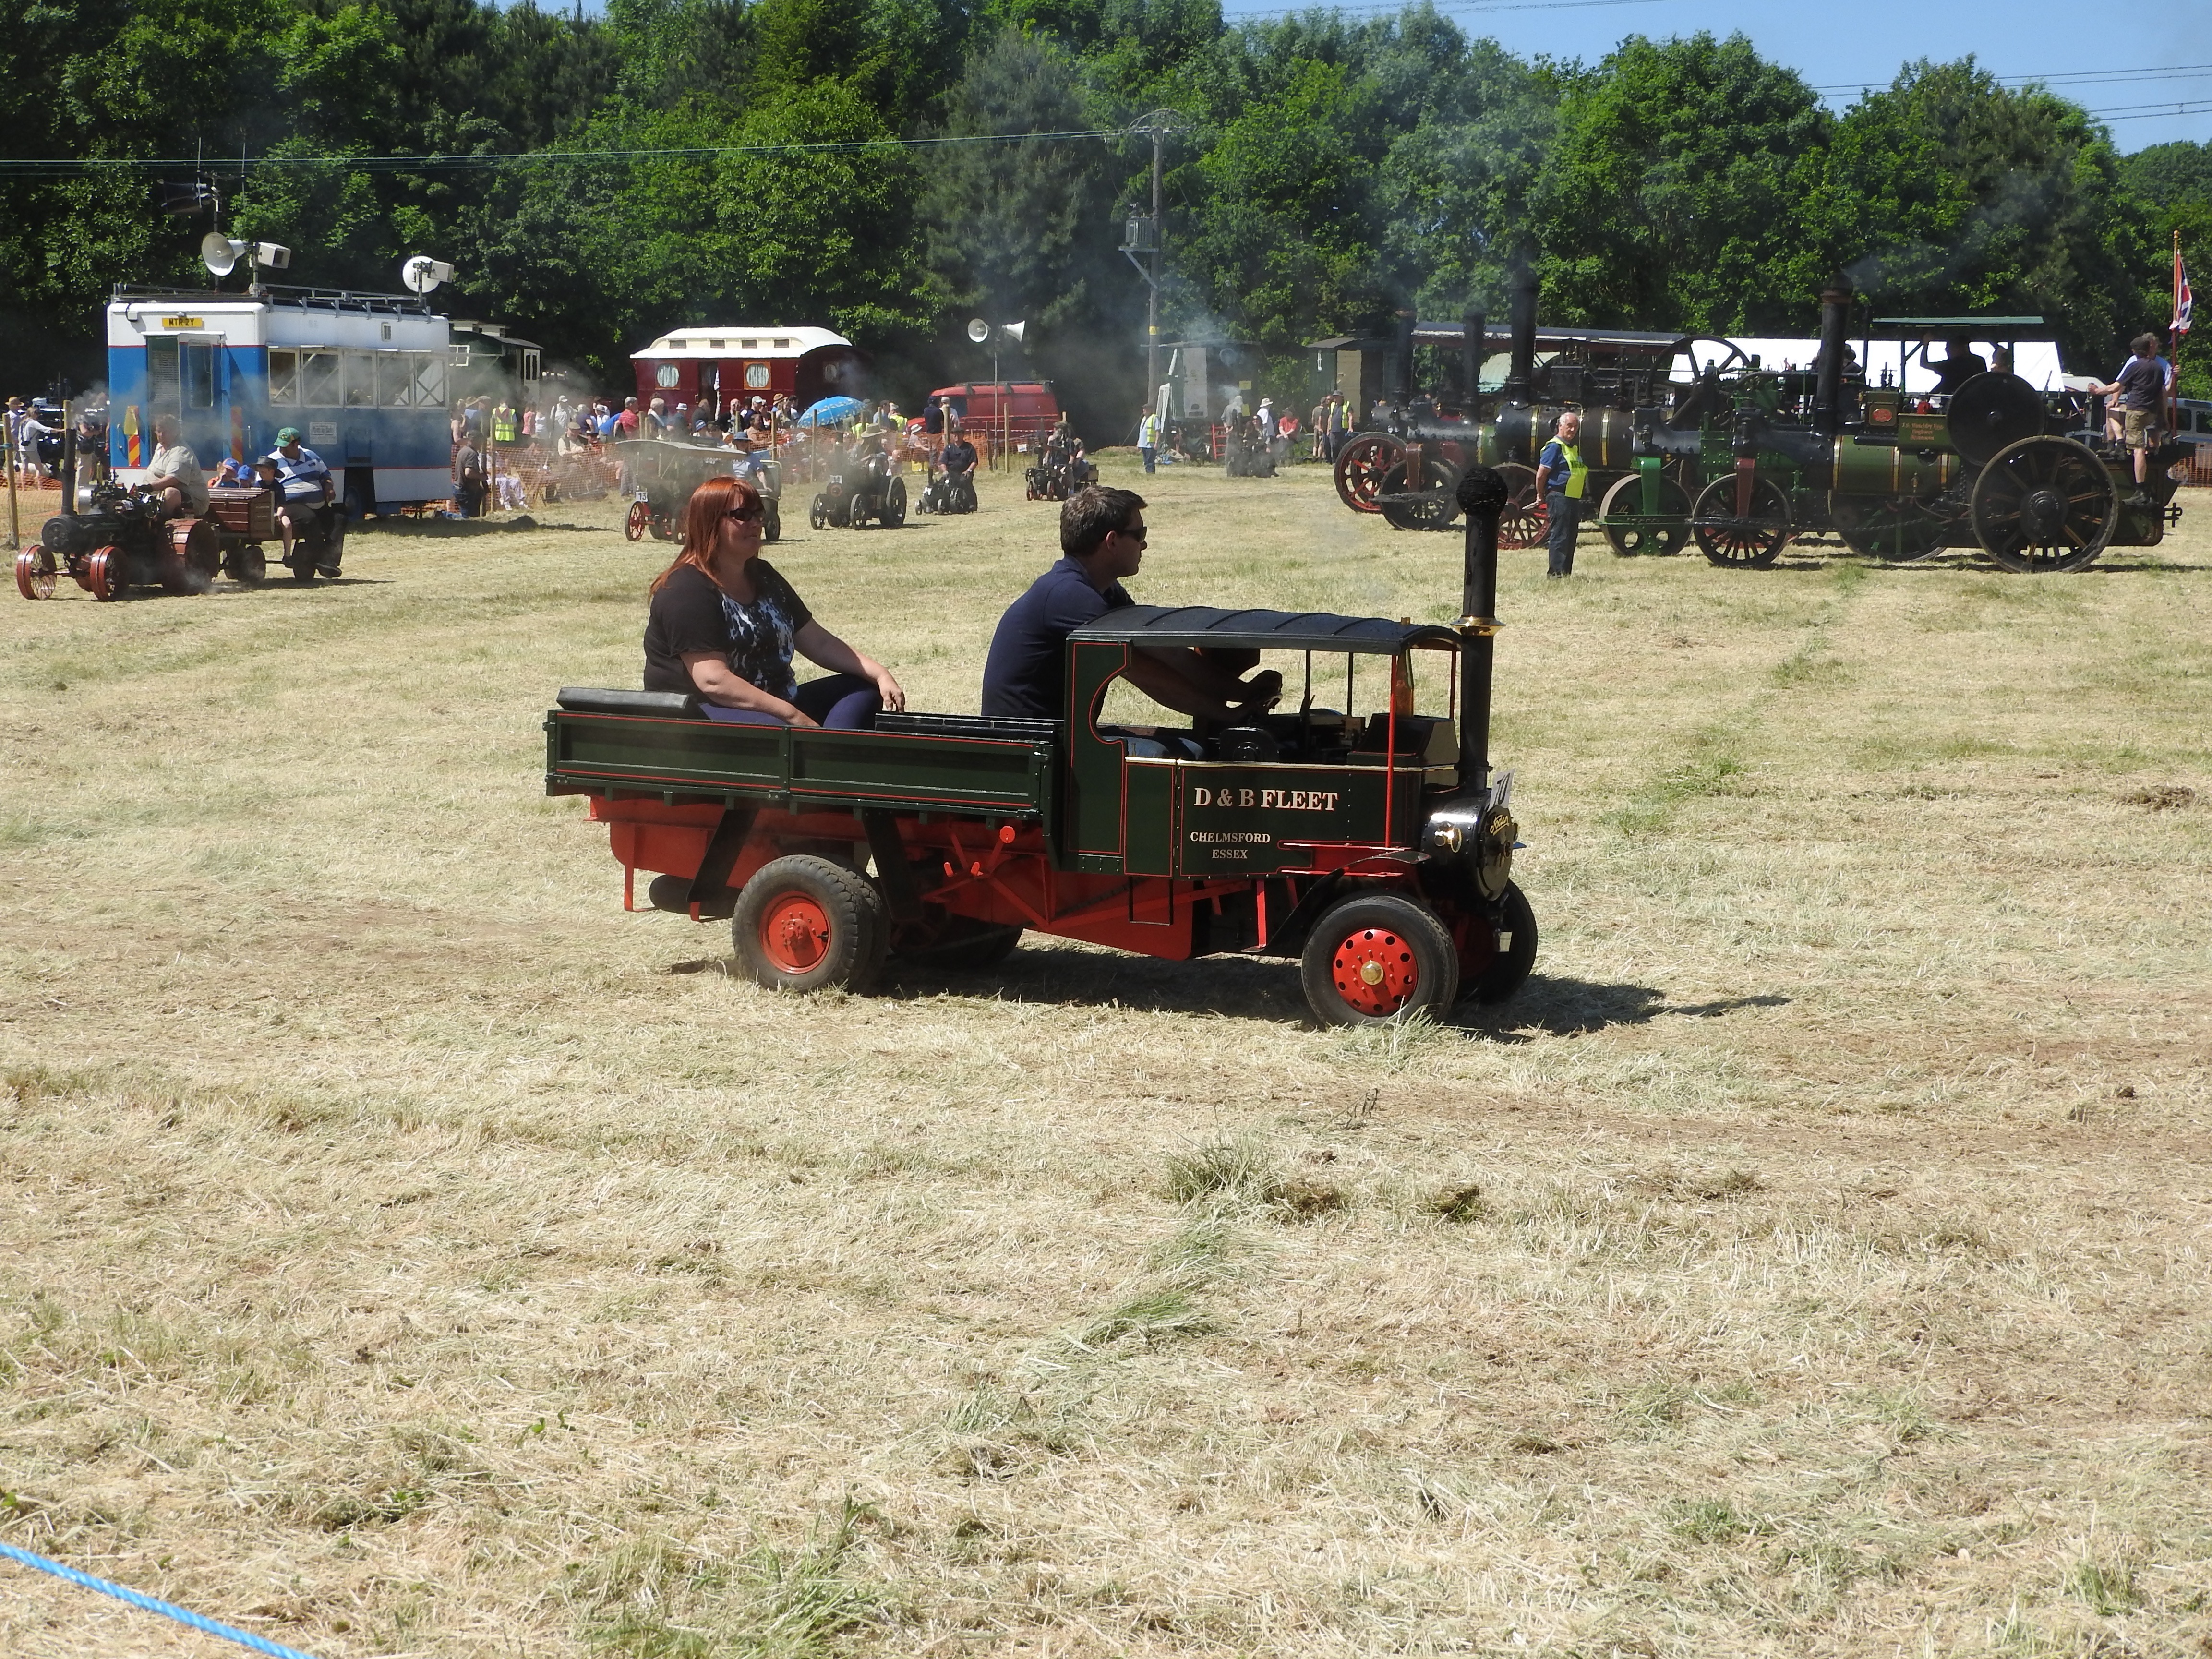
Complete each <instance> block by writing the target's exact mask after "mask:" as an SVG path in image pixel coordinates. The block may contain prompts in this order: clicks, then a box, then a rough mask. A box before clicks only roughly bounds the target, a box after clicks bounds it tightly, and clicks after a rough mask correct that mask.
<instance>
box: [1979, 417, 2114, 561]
mask: <svg viewBox="0 0 2212 1659" xmlns="http://www.w3.org/2000/svg"><path fill="white" fill-rule="evenodd" d="M1973 514H1974V534H1975V536H1976V537H1977V538H1978V539H1979V540H1980V542H1981V544H1982V549H1983V550H1984V552H1986V553H1987V554H1988V555H1989V556H1990V557H1991V558H1992V559H1994V560H1996V562H1997V563H1998V564H1999V565H2001V566H2002V568H2005V569H2007V570H2010V571H2015V572H2017V573H2018V574H2021V575H2048V574H2054V573H2056V572H2058V571H2062V570H2079V569H2080V568H2081V567H2082V566H2083V565H2085V564H2087V563H2088V562H2089V561H2090V560H2092V559H2093V558H2095V557H2096V556H2097V555H2099V554H2100V553H2101V552H2103V551H2104V550H2105V545H2106V543H2108V542H2110V541H2111V540H2112V532H2113V530H2114V528H2115V527H2116V526H2118V524H2119V521H2120V492H2119V489H2118V486H2117V485H2116V484H2114V483H2113V482H2112V473H2111V472H2110V471H2107V470H2106V466H2105V464H2104V462H2102V461H2100V460H2099V459H2097V456H2096V453H2095V452H2094V451H2093V450H2092V449H2090V448H2089V447H2088V446H2087V445H2086V444H2082V443H2078V442H2076V441H2075V440H2073V439H2071V438H2047V437H2045V438H2023V439H2022V440H2021V441H2020V442H2018V443H2016V444H2010V445H2008V446H2007V447H2004V448H2003V449H2001V450H1999V451H1998V452H1997V453H1996V457H1995V459H1992V460H1991V461H1990V464H1989V465H1987V466H1985V467H1984V468H1983V469H1982V476H1981V477H1978V478H1977V479H1976V480H1975V481H1974V500H1973Z"/></svg>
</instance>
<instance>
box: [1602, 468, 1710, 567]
mask: <svg viewBox="0 0 2212 1659" xmlns="http://www.w3.org/2000/svg"><path fill="white" fill-rule="evenodd" d="M1656 485H1657V488H1656V494H1655V495H1654V496H1653V505H1654V506H1655V507H1656V508H1657V515H1656V517H1654V516H1649V515H1647V514H1646V513H1644V477H1643V475H1642V474H1641V473H1638V472H1632V473H1630V474H1629V475H1628V476H1627V477H1625V478H1620V479H1617V480H1615V481H1614V483H1613V488H1612V489H1608V490H1607V491H1606V492H1605V500H1604V501H1603V502H1601V504H1600V505H1599V507H1598V511H1597V517H1598V523H1599V525H1600V526H1601V528H1602V529H1603V530H1604V531H1605V538H1606V540H1607V542H1608V543H1610V544H1612V547H1613V551H1614V552H1615V553H1618V554H1619V555H1620V556H1621V557H1622V558H1624V559H1632V558H1635V557H1637V556H1639V555H1642V554H1657V555H1661V556H1666V555H1669V554H1674V553H1680V551H1681V550H1682V548H1683V545H1684V544H1686V542H1688V540H1689V539H1690V492H1689V491H1688V490H1686V489H1683V488H1682V486H1681V485H1680V484H1678V483H1675V482H1674V480H1673V479H1672V478H1670V477H1667V476H1666V475H1665V474H1664V473H1662V474H1661V475H1660V476H1659V477H1658V479H1657V480H1656Z"/></svg>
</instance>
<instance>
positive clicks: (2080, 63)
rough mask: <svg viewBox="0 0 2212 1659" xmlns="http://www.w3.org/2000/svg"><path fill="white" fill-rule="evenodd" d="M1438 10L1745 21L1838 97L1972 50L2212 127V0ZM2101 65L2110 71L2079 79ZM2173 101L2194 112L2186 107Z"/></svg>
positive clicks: (1614, 29)
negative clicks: (1909, 66) (1914, 63)
mask: <svg viewBox="0 0 2212 1659" xmlns="http://www.w3.org/2000/svg"><path fill="white" fill-rule="evenodd" d="M1223 6H1224V9H1225V10H1226V11H1227V12H1228V14H1229V15H1231V16H1232V17H1238V16H1249V15H1265V14H1269V13H1279V12H1283V11H1285V10H1293V9H1298V10H1302V9H1304V8H1303V7H1300V6H1290V5H1283V4H1270V3H1265V0H1261V3H1253V0H1223ZM1324 9H1326V8H1324ZM1342 9H1344V10H1346V11H1347V12H1353V13H1363V14H1374V13H1385V12H1395V10H1397V9H1398V7H1397V5H1396V4H1395V3H1393V4H1387V5H1386V4H1381V3H1372V4H1370V3H1347V4H1346V5H1345V6H1344V7H1343V8H1342ZM1437 10H1439V11H1442V12H1445V13H1448V14H1449V15H1450V16H1451V17H1452V19H1453V20H1454V21H1455V22H1457V23H1458V24H1459V25H1460V26H1461V27H1462V28H1464V29H1466V30H1467V32H1468V33H1470V34H1474V35H1488V36H1490V37H1492V39H1494V40H1497V41H1498V43H1499V44H1500V45H1502V46H1505V47H1506V48H1507V49H1508V50H1510V51H1512V52H1516V53H1520V54H1522V55H1523V56H1528V55H1533V54H1536V53H1543V54H1545V55H1547V56H1550V57H1553V58H1582V59H1583V60H1585V61H1587V62H1595V61H1596V60H1597V59H1598V58H1602V57H1604V56H1605V54H1606V53H1607V52H1610V51H1611V50H1612V49H1613V43H1614V42H1615V41H1617V40H1620V38H1621V37H1622V36H1624V35H1628V34H1646V35H1650V36H1653V37H1655V38H1664V37H1666V36H1668V35H1677V34H1694V33H1697V32H1698V31H1699V30H1700V29H1709V30H1711V32H1712V33H1715V34H1718V35H1727V34H1731V33H1737V32H1739V31H1741V33H1745V34H1747V35H1749V36H1750V37H1751V40H1752V43H1753V45H1754V46H1757V47H1758V48H1759V53H1760V55H1761V56H1762V57H1765V58H1769V59H1771V60H1772V61H1774V62H1776V63H1780V64H1788V65H1790V67H1791V68H1792V69H1795V70H1797V71H1798V72H1799V73H1800V74H1802V76H1804V77H1805V78H1806V79H1807V80H1808V81H1809V82H1812V84H1813V85H1814V86H1816V87H1820V88H1835V89H1834V90H1829V91H1826V94H1825V95H1826V97H1827V99H1828V100H1829V101H1830V102H1831V103H1832V104H1833V105H1834V106H1837V107H1838V108H1841V107H1842V106H1844V105H1845V104H1848V103H1849V102H1850V101H1851V100H1852V99H1853V98H1854V97H1855V96H1856V95H1857V91H1858V88H1861V87H1864V86H1887V84H1888V83H1889V82H1890V80H1891V78H1892V77H1893V76H1895V75H1896V73H1897V71H1898V69H1899V65H1900V64H1904V63H1905V62H1906V61H1907V60H1909V59H1911V58H1936V59H1937V60H1939V61H1945V60H1948V59H1952V58H1962V57H1964V56H1966V54H1967V53H1968V52H1972V53H1973V54H1974V56H1975V57H1976V58H1978V60H1979V62H1980V63H1981V64H1982V66H1983V67H1984V68H1985V69H1987V70H1990V73H1992V74H1994V75H1997V76H2005V77H2007V78H2015V77H2026V76H2036V77H2039V78H2049V79H2050V80H2051V85H2052V87H2053V89H2054V90H2057V91H2061V92H2063V93H2064V94H2066V95H2067V96H2068V97H2069V98H2072V99H2073V100H2075V101H2076V102H2078V103H2080V104H2081V105H2083V106H2085V107H2087V108H2088V109H2091V110H2094V111H2097V112H2100V113H2101V114H2103V115H2104V117H2105V118H2106V120H2107V121H2108V122H2109V124H2110V125H2111V128H2112V139H2113V142H2114V143H2116V144H2117V145H2118V147H2119V149H2122V150H2136V149H2142V148H2143V147H2144V146H2145V145H2147V144H2157V143H2165V142H2166V141H2167V140H2169V139H2174V138H2188V139H2193V140H2196V141H2197V142H2199V143H2202V142H2203V141H2204V140H2206V139H2208V138H2212V67H2198V66H2200V65H2208V66H2212V0H2151V3H2148V4H2121V5H2115V4H2111V3H2095V0H2092V3H2087V4H2084V3H2082V0H2006V3H1993V0H1980V3H1977V0H1829V3H1814V0H1764V3H1760V0H1596V3H1590V0H1581V3H1572V4H1562V3H1559V0H1519V3H1504V0H1463V3H1456V4H1455V3H1450V0H1437ZM2178 70H2185V71H2186V72H2185V73H2176V71H2178ZM2092 75H2097V76H2110V77H2112V78H2103V79H2097V80H2088V79H2085V78H2081V77H2086V76H2092ZM2122 76H2124V77H2126V78H2120V77H2122ZM2061 77H2066V78H2061ZM2146 106H2148V107H2146ZM2176 106H2180V107H2181V108H2182V109H2184V110H2186V111H2190V112H2191V113H2183V114H2177V113H2175V112H2174V111H2175V107H2176Z"/></svg>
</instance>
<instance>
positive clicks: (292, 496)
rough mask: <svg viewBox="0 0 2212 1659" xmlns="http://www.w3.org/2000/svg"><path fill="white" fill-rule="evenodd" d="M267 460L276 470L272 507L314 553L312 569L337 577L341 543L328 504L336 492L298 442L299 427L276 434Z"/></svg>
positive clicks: (327, 473)
mask: <svg viewBox="0 0 2212 1659" xmlns="http://www.w3.org/2000/svg"><path fill="white" fill-rule="evenodd" d="M269 459H270V462H272V463H273V464H274V465H275V466H276V504H277V506H278V507H280V508H281V509H283V513H284V514H285V516H286V517H288V518H289V519H290V520H291V521H292V528H293V531H294V532H295V535H296V536H297V537H298V538H300V539H301V540H303V541H306V542H307V543H309V544H311V545H313V547H314V548H315V549H316V552H315V554H314V558H315V566H316V568H317V569H318V570H319V571H320V572H321V574H324V575H325V576H335V575H337V574H338V559H339V556H340V555H341V553H342V551H343V543H342V542H341V541H340V540H339V538H338V537H337V533H336V532H337V525H336V520H337V509H336V508H334V507H332V506H331V502H332V501H334V500H336V498H337V489H336V487H335V486H333V485H332V483H331V470H330V468H329V467H327V466H325V465H324V464H323V458H322V457H321V456H319V455H318V454H316V453H315V452H314V451H313V450H312V449H307V448H305V447H302V446H301V442H300V428H298V427H296V426H288V427H286V428H284V429H283V431H281V432H279V433H278V434H277V435H276V448H275V449H274V450H272V451H271V452H270V455H269Z"/></svg>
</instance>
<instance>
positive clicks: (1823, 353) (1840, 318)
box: [1813, 288, 1852, 432]
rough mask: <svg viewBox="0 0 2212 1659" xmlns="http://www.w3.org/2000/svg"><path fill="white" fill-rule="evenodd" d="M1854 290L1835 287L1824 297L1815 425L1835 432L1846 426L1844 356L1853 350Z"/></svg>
mask: <svg viewBox="0 0 2212 1659" xmlns="http://www.w3.org/2000/svg"><path fill="white" fill-rule="evenodd" d="M1851 298H1852V295H1851V291H1850V289H1847V288H1832V289H1827V290H1826V292H1825V293H1823V294H1822V295H1820V363H1819V367H1818V368H1817V369H1816V370H1815V372H1814V377H1813V425H1814V429H1815V430H1818V431H1820V432H1835V431H1838V430H1839V429H1841V428H1842V426H1843V424H1844V352H1845V351H1846V350H1848V349H1850V341H1849V339H1848V338H1847V337H1848V336H1849V335H1850V329H1851Z"/></svg>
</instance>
